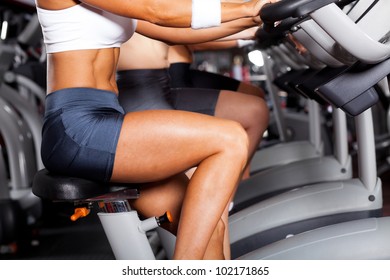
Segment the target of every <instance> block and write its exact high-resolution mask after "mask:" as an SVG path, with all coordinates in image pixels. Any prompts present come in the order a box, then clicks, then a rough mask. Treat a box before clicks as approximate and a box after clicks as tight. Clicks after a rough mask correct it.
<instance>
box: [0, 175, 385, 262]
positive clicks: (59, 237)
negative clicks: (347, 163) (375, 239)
mask: <svg viewBox="0 0 390 280" xmlns="http://www.w3.org/2000/svg"><path fill="white" fill-rule="evenodd" d="M380 178H381V180H382V184H383V198H384V206H383V215H385V216H390V171H386V172H385V173H383V174H382V175H380ZM72 211H73V206H72V205H64V204H61V203H54V204H53V203H51V202H44V203H43V213H44V215H43V217H42V220H41V221H40V222H39V223H38V225H37V226H36V227H35V228H33V229H31V234H32V238H29V240H28V242H25V243H26V244H24V245H22V246H21V247H22V248H21V250H19V253H16V254H14V253H7V252H6V248H4V247H3V248H2V250H0V253H1V254H0V259H19V260H112V259H114V255H113V253H112V251H111V248H110V246H109V244H108V241H107V239H106V236H105V234H104V232H103V229H102V227H101V225H100V222H99V220H98V217H97V215H94V214H95V213H93V212H95V210H94V209H93V210H92V213H91V214H90V215H89V216H88V217H87V218H84V219H80V220H78V221H76V222H71V221H70V219H69V217H70V215H71V214H72ZM31 240H33V241H32V242H31ZM157 246H158V245H157ZM156 248H157V247H156ZM156 248H155V249H156ZM11 249H12V247H11ZM156 250H160V249H156Z"/></svg>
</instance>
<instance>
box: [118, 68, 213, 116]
mask: <svg viewBox="0 0 390 280" xmlns="http://www.w3.org/2000/svg"><path fill="white" fill-rule="evenodd" d="M117 84H118V89H119V102H120V104H121V106H122V107H123V108H124V110H125V111H126V112H134V111H141V110H154V109H162V110H169V109H171V110H183V111H190V112H196V113H201V114H207V115H211V116H214V112H215V106H216V104H217V101H218V97H219V92H220V91H219V90H214V89H196V88H188V87H184V88H174V89H171V88H170V77H169V73H168V69H147V70H126V71H119V72H118V75H117Z"/></svg>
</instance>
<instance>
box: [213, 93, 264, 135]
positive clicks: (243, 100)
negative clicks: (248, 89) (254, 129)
mask: <svg viewBox="0 0 390 280" xmlns="http://www.w3.org/2000/svg"><path fill="white" fill-rule="evenodd" d="M215 116H216V117H219V118H225V119H229V120H234V121H237V122H239V123H240V124H241V125H242V126H243V127H244V128H248V127H249V126H251V124H252V123H254V122H255V123H259V124H260V123H262V121H266V122H268V108H267V104H266V102H265V101H264V99H262V98H260V97H258V96H254V95H249V94H245V93H241V92H235V91H227V90H222V91H221V93H220V96H219V99H218V102H217V105H216V109H215Z"/></svg>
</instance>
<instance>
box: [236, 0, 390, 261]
mask: <svg viewBox="0 0 390 280" xmlns="http://www.w3.org/2000/svg"><path fill="white" fill-rule="evenodd" d="M309 2H310V1H309ZM373 4H375V5H376V4H380V5H379V6H380V7H381V8H380V9H374V8H373V7H374V6H375V5H371V6H370V10H369V11H367V12H366V13H365V16H367V15H370V14H371V16H374V17H373V18H380V17H378V14H377V13H376V12H374V13H371V12H372V11H377V12H378V11H380V12H383V13H386V12H387V13H388V11H389V9H390V6H389V5H388V4H389V3H388V2H386V1H375V3H373ZM386 4H387V6H386ZM383 5H385V6H383ZM331 9H334V7H332V8H331ZM383 9H384V10H383ZM326 10H327V11H330V9H328V8H327V9H326ZM383 13H382V15H384V14H383ZM329 16H330V14H327V17H329ZM335 17H337V16H335ZM342 18H343V19H344V20H346V18H345V17H344V16H342ZM373 18H371V19H373ZM333 19H334V17H333V14H332V22H333ZM335 22H339V20H338V19H337V20H336V21H335ZM357 25H358V24H357ZM352 26H353V25H351V24H350V22H348V23H347V24H346V28H347V27H348V28H351V29H350V30H349V32H346V31H345V30H344V29H343V28H344V26H343V25H339V26H338V28H340V30H343V32H346V33H345V34H349V33H350V32H351V33H354V29H353V27H352ZM323 27H324V30H326V31H328V30H327V29H326V26H325V25H324V26H323ZM381 27H382V26H381ZM378 29H381V31H382V32H384V34H386V33H387V31H388V30H389V29H388V27H385V28H384V29H385V30H383V28H376V31H378ZM359 30H360V29H358V32H357V34H359V36H360V35H362V34H361V33H359V32H360V31H359ZM329 33H331V32H329ZM355 35H356V34H354V35H353V36H352V37H353V38H354V39H353V40H352V41H351V42H349V44H350V46H355V45H360V41H356V40H355V39H356V37H355ZM332 37H333V36H332ZM346 37H348V36H346ZM333 38H335V41H337V42H339V41H338V39H337V36H335V37H333ZM360 39H361V40H366V41H368V42H369V43H367V44H362V45H365V46H368V45H370V46H371V48H369V49H366V50H365V51H366V52H367V54H364V55H362V54H363V52H361V50H359V51H357V52H355V53H354V56H355V57H356V58H357V59H358V60H359V61H364V62H371V63H372V64H374V65H362V64H361V63H358V64H355V65H354V67H351V68H349V69H348V70H349V71H345V72H343V73H341V74H340V75H338V76H337V77H334V78H333V79H330V80H329V81H327V82H325V83H324V84H322V85H320V86H319V87H318V88H317V89H316V93H317V94H319V95H321V96H322V97H324V98H327V100H329V101H331V102H332V103H334V104H335V105H336V106H340V107H341V108H343V110H345V111H346V112H347V113H348V114H350V115H353V116H354V120H355V122H356V129H357V143H358V163H359V180H358V181H357V182H355V184H356V185H355V188H356V190H357V189H358V188H359V189H361V190H363V189H364V192H367V193H366V195H365V197H366V200H371V201H372V202H373V200H377V199H380V197H379V196H377V195H381V193H380V179H379V178H378V177H377V173H376V165H375V143H374V131H373V123H372V115H371V109H370V107H371V106H372V104H373V102H374V101H375V100H377V98H376V96H375V91H374V88H373V86H374V85H375V84H376V83H378V81H379V80H381V79H383V78H384V77H386V76H387V75H388V74H389V73H390V62H389V59H386V58H387V57H388V56H387V55H386V54H384V53H383V52H381V50H383V49H384V48H385V46H379V45H378V44H375V43H373V40H372V38H371V37H370V36H369V35H367V34H366V35H365V36H360ZM343 44H347V43H346V41H345V40H343ZM378 46H379V47H378ZM344 47H345V46H344ZM376 47H378V48H376ZM376 50H379V52H378V53H376ZM359 52H361V53H359ZM378 54H379V56H378ZM360 55H362V56H361V57H360ZM381 59H382V61H381V62H380V63H377V62H378V61H377V60H381ZM373 61H376V63H373ZM362 77H364V79H362ZM340 86H341V87H342V88H340ZM337 93H348V94H347V97H344V96H343V95H338V94H337ZM340 100H341V101H340ZM343 184H345V182H343ZM375 189H377V190H378V191H379V192H378V193H375V194H374V192H375ZM374 196H375V197H374ZM324 202H325V201H322V203H324ZM318 203H320V201H318ZM350 206H352V205H351V204H350V203H348V202H347V204H346V205H345V207H350ZM389 230H390V228H389V217H382V218H371V219H359V220H355V221H352V222H344V223H339V224H337V222H336V224H333V225H328V226H325V227H319V228H317V229H313V230H311V231H307V232H304V233H301V234H298V235H295V236H292V237H289V238H286V239H281V240H280V241H278V242H276V243H274V244H270V245H268V246H266V247H263V248H260V249H258V250H255V251H253V252H251V253H248V254H247V255H245V256H243V257H242V259H260V258H262V259H266V258H278V259H291V258H294V259H344V258H346V259H378V258H380V259H382V258H383V259H388V258H389V257H390V248H389V247H388V246H387V244H388V243H389V242H388V233H389Z"/></svg>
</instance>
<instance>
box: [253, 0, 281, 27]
mask: <svg viewBox="0 0 390 280" xmlns="http://www.w3.org/2000/svg"><path fill="white" fill-rule="evenodd" d="M279 1H280V0H254V1H251V2H252V3H253V4H254V15H253V21H254V22H255V23H256V24H258V25H261V24H263V21H262V20H261V18H260V10H261V8H263V6H264V5H265V4H272V3H276V2H279Z"/></svg>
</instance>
